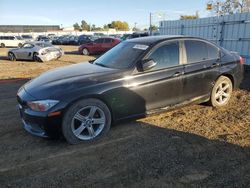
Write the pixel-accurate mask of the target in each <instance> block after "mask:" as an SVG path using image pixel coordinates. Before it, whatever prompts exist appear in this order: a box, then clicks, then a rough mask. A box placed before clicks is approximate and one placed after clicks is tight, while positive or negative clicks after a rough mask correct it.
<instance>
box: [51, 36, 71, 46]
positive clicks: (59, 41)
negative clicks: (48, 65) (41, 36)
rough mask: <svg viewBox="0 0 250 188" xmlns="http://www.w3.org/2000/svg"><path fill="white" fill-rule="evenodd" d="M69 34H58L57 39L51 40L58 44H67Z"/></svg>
mask: <svg viewBox="0 0 250 188" xmlns="http://www.w3.org/2000/svg"><path fill="white" fill-rule="evenodd" d="M70 36H71V35H63V36H60V37H58V38H57V39H55V40H52V44H58V45H65V44H68V41H69V37H70Z"/></svg>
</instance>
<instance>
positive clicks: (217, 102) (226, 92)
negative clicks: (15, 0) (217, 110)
mask: <svg viewBox="0 0 250 188" xmlns="http://www.w3.org/2000/svg"><path fill="white" fill-rule="evenodd" d="M232 92H233V84H232V81H231V80H230V79H229V78H228V77H226V76H221V77H219V79H218V80H217V81H216V82H215V85H214V87H213V90H212V93H211V98H210V103H211V105H212V106H214V107H222V106H225V105H227V104H228V102H229V100H230V98H231V95H232Z"/></svg>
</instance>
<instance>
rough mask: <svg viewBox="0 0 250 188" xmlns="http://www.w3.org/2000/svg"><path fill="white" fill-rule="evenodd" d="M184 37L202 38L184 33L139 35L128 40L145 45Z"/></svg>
mask: <svg viewBox="0 0 250 188" xmlns="http://www.w3.org/2000/svg"><path fill="white" fill-rule="evenodd" d="M183 38H194V39H200V38H197V37H190V36H184V35H160V36H148V37H139V38H134V39H128V40H127V41H128V42H134V43H140V44H145V45H151V44H155V43H159V42H162V41H165V40H170V39H183Z"/></svg>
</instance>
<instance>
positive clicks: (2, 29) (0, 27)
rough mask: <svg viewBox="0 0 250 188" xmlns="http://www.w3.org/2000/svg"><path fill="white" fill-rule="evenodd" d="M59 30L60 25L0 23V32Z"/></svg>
mask: <svg viewBox="0 0 250 188" xmlns="http://www.w3.org/2000/svg"><path fill="white" fill-rule="evenodd" d="M59 30H60V26H59V25H0V32H3V33H29V32H48V31H59Z"/></svg>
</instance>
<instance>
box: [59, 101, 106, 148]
mask: <svg viewBox="0 0 250 188" xmlns="http://www.w3.org/2000/svg"><path fill="white" fill-rule="evenodd" d="M110 126H111V113H110V110H109V108H108V107H107V105H106V104H105V103H103V102H102V101H100V100H98V99H84V100H80V101H78V102H76V103H75V104H73V105H72V106H71V107H70V108H69V109H68V110H67V111H66V113H65V114H64V117H63V122H62V132H63V135H64V137H65V139H66V140H67V142H68V143H70V144H79V143H83V142H91V141H95V140H97V139H99V138H101V137H102V136H104V135H105V134H106V133H107V132H108V131H109V129H110Z"/></svg>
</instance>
